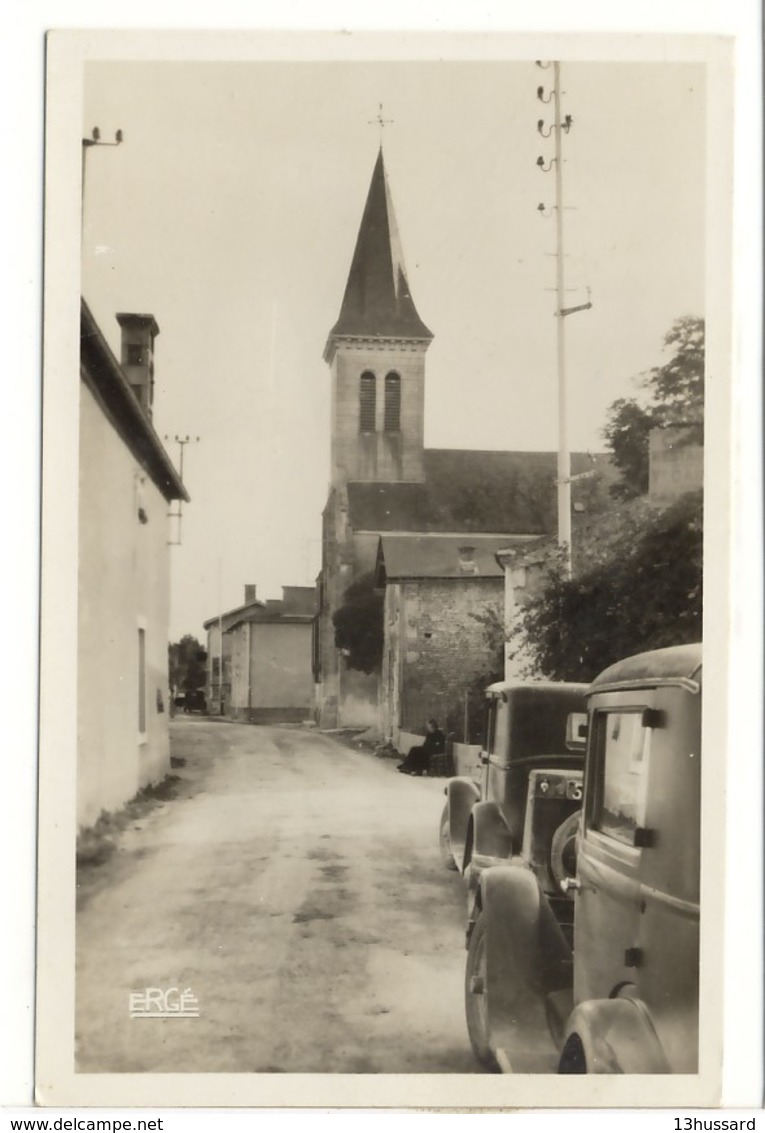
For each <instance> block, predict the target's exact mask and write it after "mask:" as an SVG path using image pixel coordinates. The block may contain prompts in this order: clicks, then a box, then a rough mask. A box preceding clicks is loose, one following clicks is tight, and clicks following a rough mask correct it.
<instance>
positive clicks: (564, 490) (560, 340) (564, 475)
mask: <svg viewBox="0 0 765 1133" xmlns="http://www.w3.org/2000/svg"><path fill="white" fill-rule="evenodd" d="M539 66H545V64H541V63H540V64H539ZM552 66H553V89H552V94H551V95H548V96H547V97H545V90H544V87H537V98H538V99H539V100H540V102H545V103H549V102H550V101H552V103H553V113H554V120H553V125H552V128H551V129H550V130H548V131H547V132H546V133H545V128H544V126H545V123H544V119H542V118H540V119H539V121H538V122H537V130H538V131H539V133H540V134H541V135H542V137H543V138H549V136H550V134H552V135H553V137H554V141H555V156H554V157H553V159H552V161H551V162H550V164H549V165H547V166H545V161H544V158H543V157H539V158H537V165H538V166H539V168H540V169H541V170H542V172H543V173H549V172H550V169H551V168H552V166H553V165H554V166H555V245H556V247H555V258H556V271H555V295H556V306H555V317H556V319H557V320H558V321H557V347H558V477H557V485H558V545H559V547H560V549H561V553H562V555H563V563H564V572H565V575H566V577H567V578H570V577H571V453H570V451H569V444H568V388H567V385H566V334H565V322H564V320H565V318H566V315H573V314H574V312H575V311H589V310H590V308H591V307H592V303H590V301H589V299H588V301H587V302H586V303H580V304H579V305H578V306H576V307H565V306H564V302H565V296H566V275H565V271H566V261H565V253H564V248H563V135H564V134H568V132H569V130H570V129H571V126H572V125H573V119H572V117H571V115H570V114H566V115H565V117H562V116H561V108H560V101H561V89H560V63H558V62H554V63H553V65H552ZM539 211H540V212H542V213H544V211H545V207H544V205H539Z"/></svg>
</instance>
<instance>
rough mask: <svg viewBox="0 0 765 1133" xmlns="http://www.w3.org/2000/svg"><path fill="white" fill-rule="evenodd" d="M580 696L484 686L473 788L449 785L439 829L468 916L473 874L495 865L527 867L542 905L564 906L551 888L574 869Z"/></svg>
mask: <svg viewBox="0 0 765 1133" xmlns="http://www.w3.org/2000/svg"><path fill="white" fill-rule="evenodd" d="M586 690H587V686H586V685H580V684H565V683H562V682H561V683H553V682H536V683H531V682H526V683H510V682H501V683H499V684H494V685H490V687H489V688H488V689H487V692H486V696H487V709H488V710H487V723H486V734H485V737H484V745H483V749H482V751H481V763H482V775H481V782H480V786H479V785H478V784H477V783H475V782H474V781H473V780H472V779H469V778H454V779H450V781H449V783H448V784H447V785H446V788H445V793H446V796H447V797H446V804H445V806H444V810H443V814H442V816H441V825H440V839H439V840H440V848H441V855H442V859H443V861H444V864H445V865H446V866H447V867H448V868H450V869H457V870H460V871H461V872H462V874H463V877H464V879H465V882H466V884H467V890H468V912H469V913H470V912H472V905H473V901H474V898H475V894H476V891H477V886H478V881H479V878H480V876H481V873H482V872H483V870H485V869H488V868H489V867H490V866H494V865H497V864H504V863H510V864H512V865H514V866H515V865H523V866H526V867H528V868H529V869H531V870H532V871H533V873H534V876H535V877H536V878H537V881H538V883H539V885H540V886H541V888H542V890H543V892H545V893H547V894H548V895H549V897H550V899H551V900H552V901H556V902H557V903H558V904H560V905H561V906H563V905H570V904H571V900H570V898H567V897H566V896H565V895H564V894H563V893H562V891H561V889H560V885H559V883H560V881H562V880H563V879H564V878H565V877H566V876H570V875H572V874H573V871H574V861H573V849H574V845H575V834H576V827H577V823H578V815H579V812H580V809H581V805H582V774H583V771H582V769H583V766H584V747H585V739H584V735H583V734H580V732H583V729H585V728H586V720H587V716H586V710H587V705H586V700H585V693H586Z"/></svg>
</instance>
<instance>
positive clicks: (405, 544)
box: [376, 534, 526, 750]
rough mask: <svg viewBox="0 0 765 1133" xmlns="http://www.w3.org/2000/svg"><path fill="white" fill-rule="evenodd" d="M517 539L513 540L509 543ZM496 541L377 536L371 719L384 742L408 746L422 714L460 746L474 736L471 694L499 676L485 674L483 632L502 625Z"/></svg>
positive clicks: (487, 657)
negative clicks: (378, 680) (378, 644)
mask: <svg viewBox="0 0 765 1133" xmlns="http://www.w3.org/2000/svg"><path fill="white" fill-rule="evenodd" d="M468 538H469V540H470V541H469V542H468ZM525 542H526V540H525V539H524V538H523V537H517V538H516V539H515V540H514V543H515V545H516V546H519V547H520V546H523V545H524V543H525ZM505 546H507V540H506V539H503V538H502V537H500V536H496V535H471V536H469V537H468V536H466V535H441V534H431V535H382V536H381V537H380V542H379V550H378V557H377V575H376V583H377V586H378V587H379V588H380V589H384V592H385V605H384V621H385V646H384V652H383V663H382V692H383V695H382V697H381V723H382V732H383V736H384V738H385V739H386V740H388V741H390V742H392V743H393V744H394V745H395V746H396V747H398V748H399V749H400V750H408V748H409V747H410V746H411V744H412V743H413V742H415V736H418V735H421V734H422V733H423V731H424V726H425V722H426V721H427V720H428V719H429V718H430V717H431V716H432V717H435V719H436V720H437V721H438V722H439V724H440V725H441V727H442V728H443V729H444V730H445V731H446V732H447V733H448V734H450V735H452V736H454V737H456V738H457V739H459V740H461V741H463V742H465V743H469V742H471V739H472V738H473V737H474V733H475V731H476V719H475V717H476V714H477V713H476V708H478V715H481V712H480V708H481V706H482V703H483V697H482V695H481V690H482V689H483V687H485V685H488V684H489V683H490V682H491V681H492V680H497V679H499V678H500V677H501V676H502V672H501V671H500V672H496V671H494V666H495V665H496V659H495V658H493V657H492V656H491V654H490V651H489V650H488V648H487V638H488V635H487V629H488V627H489V626H490V625H491V624H492V623H493V624H495V625H501V623H502V617H503V606H504V574H503V570H502V568H501V566H500V565H499V563H498V561H497V552H498V551H499V550H500V549H501V548H502V547H505ZM477 694H478V695H477ZM477 699H480V704H479V705H476V700H477Z"/></svg>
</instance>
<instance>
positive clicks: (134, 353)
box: [117, 313, 159, 418]
mask: <svg viewBox="0 0 765 1133" xmlns="http://www.w3.org/2000/svg"><path fill="white" fill-rule="evenodd" d="M117 322H118V323H119V324H120V327H121V328H122V357H121V362H122V369H123V371H124V373H125V377H126V378H127V380H128V382H129V383H130V388H131V389H132V391H133V393H134V394H135V396H136V398H137V399H138V401H139V403H140V405H141V408H142V409H143V411H144V413H145V414H146V416H147V417H149V418H151V409H152V403H153V401H154V339H155V338H156V337H157V335H158V334H159V327H158V326H157V323H156V321H155V319H154V316H153V315H131V314H125V313H121V314H118V315H117Z"/></svg>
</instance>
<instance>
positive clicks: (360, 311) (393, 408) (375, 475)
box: [324, 147, 433, 487]
mask: <svg viewBox="0 0 765 1133" xmlns="http://www.w3.org/2000/svg"><path fill="white" fill-rule="evenodd" d="M432 338H433V335H432V334H431V333H430V331H429V330H428V328H427V327H426V326H425V324H424V322H423V321H422V319H421V318H420V316H419V315H418V314H417V308H416V307H415V305H414V301H413V299H412V296H411V292H410V290H409V281H408V280H407V277H406V268H405V267H404V256H403V253H402V250H401V240H400V239H399V234H398V226H397V224H396V217H395V213H394V212H393V203H392V201H391V194H390V188H389V186H388V179H387V176H386V173H385V164H384V162H383V154H382V147H381V148H380V152H379V154H378V155H377V161H376V163H375V167H374V172H373V173H372V181H371V184H370V186H369V193H368V194H367V201H366V205H365V207H364V215H363V216H362V218H361V227H360V228H359V234H358V237H357V239H356V249H355V251H354V253H353V261H352V263H351V270H350V274H349V276H348V282H347V284H346V287H345V295H344V296H343V302H342V306H341V308H340V316H339V318H338V320H337V322H336V323H335V325H334V326H333V328H332V330H331V331H330V332H329V338H328V339H327V345H326V348H325V350H324V358H325V359H326V361H327V362H328V364H329V366H330V368H331V372H332V483H333V485H335V486H336V487H341V486H343V485H345V484H347V483H348V482H349V481H351V480H375V481H382V482H391V481H405V480H406V481H421V480H422V479H423V475H424V470H423V455H422V454H423V444H424V421H423V418H424V408H425V353H426V351H427V349H428V347H429V346H430V342H431V339H432Z"/></svg>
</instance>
